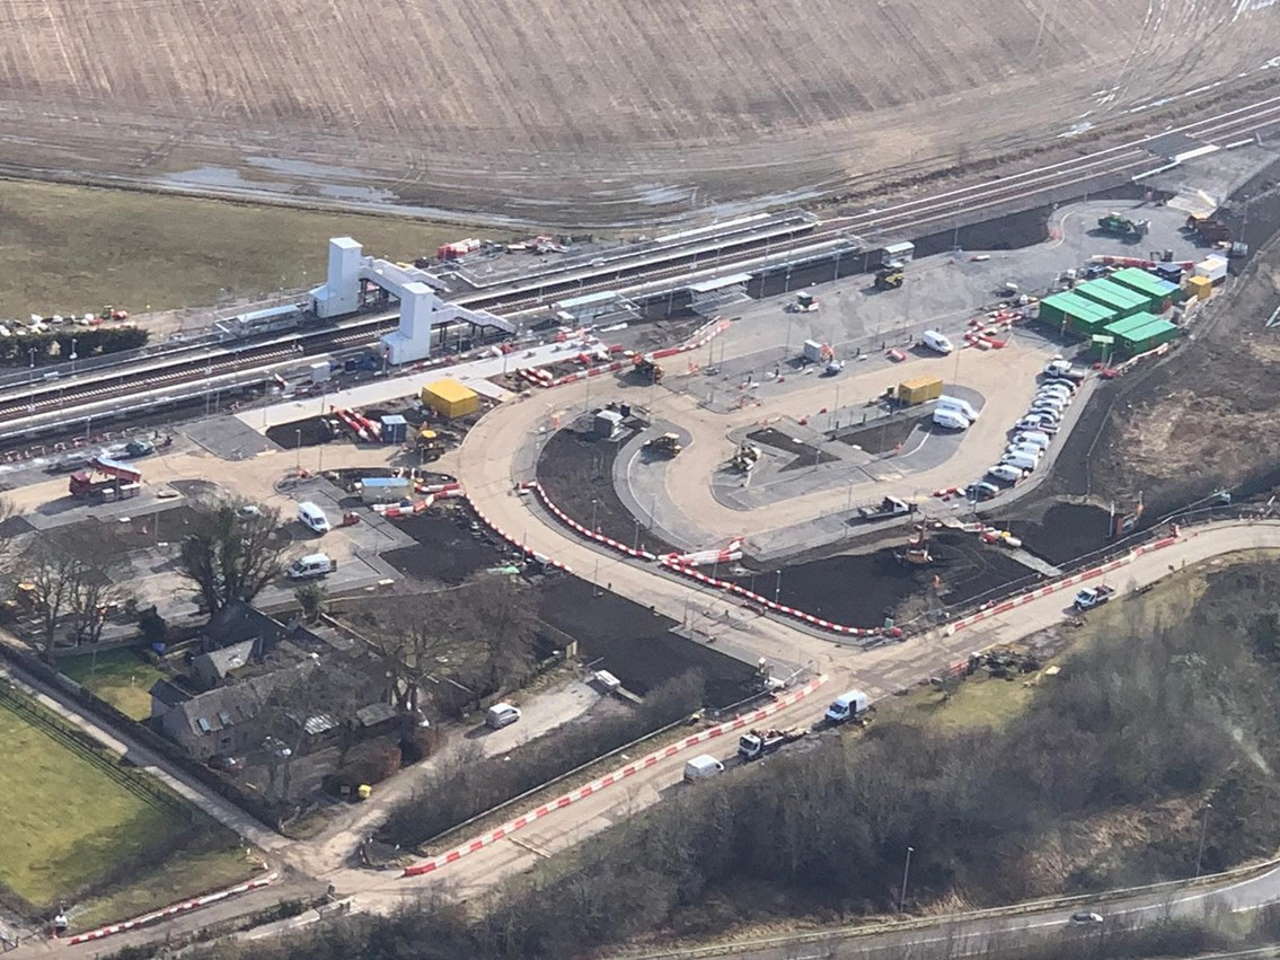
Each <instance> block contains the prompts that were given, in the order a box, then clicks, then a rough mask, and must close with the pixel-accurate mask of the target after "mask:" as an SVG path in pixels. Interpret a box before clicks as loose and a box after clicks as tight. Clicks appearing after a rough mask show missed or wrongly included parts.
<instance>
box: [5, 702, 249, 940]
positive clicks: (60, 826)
mask: <svg viewBox="0 0 1280 960" xmlns="http://www.w3.org/2000/svg"><path fill="white" fill-rule="evenodd" d="M0 743H3V744H4V756H5V762H4V763H3V764H0V823H4V824H5V825H6V829H5V830H3V831H0V886H3V888H4V889H5V890H6V891H8V892H9V893H10V894H11V895H12V896H13V897H14V898H18V899H20V900H21V901H22V902H24V903H25V904H27V905H28V906H29V908H30V909H31V910H32V911H34V912H36V913H40V914H45V913H47V912H48V911H49V910H50V909H51V908H53V907H55V906H56V905H58V904H60V903H66V904H68V905H74V906H73V909H72V917H73V921H74V923H75V925H76V926H77V927H82V926H87V925H92V924H93V923H97V922H101V921H102V920H105V919H119V918H121V917H123V916H125V915H126V914H133V913H140V912H144V911H146V910H149V909H152V908H155V907H159V906H163V905H164V904H167V903H171V902H172V901H174V900H177V899H181V898H182V897H185V896H189V895H192V894H195V893H199V892H202V891H204V890H208V889H210V888H212V887H214V886H220V885H223V884H224V883H227V882H232V879H229V878H238V877H244V876H247V875H248V874H249V873H250V872H251V870H252V865H251V864H250V862H249V861H248V860H247V859H246V858H245V851H244V848H243V847H242V846H241V845H240V843H239V842H238V840H237V838H236V836H235V835H234V834H233V833H231V832H230V831H228V830H226V829H225V828H223V827H221V826H220V825H218V824H216V823H213V822H212V821H211V820H208V819H207V818H206V817H205V816H204V815H203V814H201V813H199V812H198V811H195V810H194V809H192V808H191V807H189V806H187V805H186V804H185V802H184V801H182V800H181V799H180V798H179V797H177V796H176V795H174V794H172V793H170V792H169V791H168V790H167V789H165V788H164V787H163V786H162V785H160V784H159V783H158V782H156V781H154V780H152V779H150V778H148V777H145V776H144V775H142V774H140V773H139V772H138V771H136V770H133V769H129V768H127V767H124V766H122V765H121V764H120V763H119V761H118V759H117V758H116V757H115V756H113V755H111V754H109V753H107V752H106V751H105V750H102V749H100V748H99V747H97V746H96V745H94V744H93V743H91V742H90V741H88V739H87V738H86V737H85V736H84V735H83V734H82V733H81V732H80V731H78V730H75V729H74V728H71V727H69V726H67V725H66V724H64V723H63V722H62V721H61V720H60V719H59V718H57V717H56V716H54V715H53V714H51V713H49V712H48V711H46V710H45V709H44V708H43V707H41V706H39V705H38V704H37V703H35V701H33V700H31V699H29V698H27V697H26V696H25V695H24V694H22V693H21V692H20V691H17V690H14V689H13V688H11V687H9V686H8V685H5V686H4V687H3V689H0ZM81 899H83V901H84V902H83V903H82V904H78V905H77V901H78V900H81ZM82 909H83V911H84V913H85V914H86V915H87V916H89V917H90V918H91V919H90V920H89V921H85V920H84V919H82V917H81V912H82Z"/></svg>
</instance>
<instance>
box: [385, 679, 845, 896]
mask: <svg viewBox="0 0 1280 960" xmlns="http://www.w3.org/2000/svg"><path fill="white" fill-rule="evenodd" d="M826 680H827V678H826V677H825V676H819V677H815V678H814V679H813V680H810V681H809V682H808V683H806V684H804V686H801V687H797V688H796V689H795V690H792V691H789V692H788V693H784V694H781V695H780V696H778V697H777V698H775V700H774V701H773V703H771V704H769V705H768V706H767V707H761V708H760V709H758V710H753V711H752V712H751V713H748V714H745V715H743V716H741V717H737V718H735V719H733V720H727V721H725V722H724V723H721V724H718V725H716V726H714V727H709V728H707V729H706V730H703V731H702V732H701V733H695V734H693V735H692V736H688V737H685V738H684V739H683V740H680V741H679V742H677V743H673V744H671V745H670V746H667V747H663V748H662V749H661V750H655V751H654V752H653V753H650V754H649V755H648V756H645V757H641V758H640V759H639V760H636V761H634V762H633V763H628V764H627V765H626V766H625V767H619V768H618V769H617V770H614V771H612V772H611V773H607V774H605V775H604V776H603V777H601V778H600V779H598V780H592V781H591V782H590V783H588V784H586V785H585V786H581V787H577V788H576V789H574V790H570V791H569V792H568V793H566V794H563V795H562V796H559V797H557V798H556V799H554V800H551V801H548V802H547V803H544V804H542V805H541V806H539V807H537V808H535V809H533V810H530V811H528V812H527V813H523V814H521V815H520V816H518V817H516V818H515V819H514V820H509V821H507V822H506V823H504V824H503V825H502V826H500V827H497V828H496V829H494V830H490V831H489V832H488V833H484V834H481V835H480V836H478V837H476V838H474V839H473V840H470V841H468V842H467V843H464V844H463V845H462V846H459V847H455V848H454V849H452V850H450V851H449V852H447V853H442V854H440V855H439V856H436V857H432V858H431V859H430V860H424V861H423V862H422V863H415V864H413V865H412V866H409V867H406V868H405V871H404V873H403V874H401V877H420V876H422V875H423V874H427V873H433V872H435V871H436V870H439V869H440V868H441V867H445V866H448V865H449V864H451V863H454V862H455V861H457V860H461V859H462V858H463V857H465V856H466V855H467V854H469V853H475V852H476V851H477V850H483V849H484V848H485V847H487V846H490V845H491V844H494V843H497V842H498V841H499V840H501V839H503V838H504V837H507V836H510V835H511V834H513V833H515V832H517V831H519V830H523V829H524V828H525V827H527V826H529V824H531V823H535V822H537V821H538V820H541V819H542V818H543V817H545V816H548V815H549V814H551V813H554V812H555V811H556V810H559V809H561V808H563V807H567V806H569V805H570V804H573V803H576V802H577V801H579V800H585V799H586V798H587V797H590V796H593V795H594V794H597V793H599V792H600V791H601V790H604V789H607V788H608V787H611V786H613V785H614V784H616V783H621V782H622V781H623V780H625V779H627V777H632V776H635V775H636V774H637V773H639V772H641V771H642V770H647V769H648V768H649V767H652V766H653V765H654V764H656V763H659V762H661V761H662V760H666V759H667V758H669V757H673V756H675V755H676V754H677V753H679V752H680V751H681V750H686V749H688V748H689V747H693V746H697V745H698V744H700V743H706V742H707V741H709V740H714V739H716V738H717V737H722V736H724V735H725V734H727V733H733V732H734V731H735V730H741V729H742V728H743V727H748V726H751V725H753V724H756V723H759V722H760V721H761V720H767V719H768V718H769V717H771V716H773V715H774V714H775V713H778V712H779V711H781V710H784V709H786V708H787V707H789V706H791V705H792V704H795V703H799V702H800V701H801V700H803V699H804V698H805V697H807V696H809V694H811V693H813V692H814V691H815V690H817V689H818V688H819V687H820V686H822V685H823V684H824V683H825V682H826Z"/></svg>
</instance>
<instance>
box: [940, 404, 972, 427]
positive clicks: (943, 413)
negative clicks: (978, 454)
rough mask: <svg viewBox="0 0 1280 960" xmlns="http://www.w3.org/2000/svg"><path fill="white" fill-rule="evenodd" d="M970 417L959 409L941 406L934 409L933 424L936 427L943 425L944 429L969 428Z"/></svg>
mask: <svg viewBox="0 0 1280 960" xmlns="http://www.w3.org/2000/svg"><path fill="white" fill-rule="evenodd" d="M969 423H970V421H969V418H968V417H966V416H965V415H964V414H963V413H961V412H960V411H959V410H952V409H951V408H950V407H939V408H938V409H937V410H935V411H933V424H934V426H936V427H942V428H943V429H944V430H968V429H969Z"/></svg>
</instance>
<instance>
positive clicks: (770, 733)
mask: <svg viewBox="0 0 1280 960" xmlns="http://www.w3.org/2000/svg"><path fill="white" fill-rule="evenodd" d="M807 732H808V731H806V730H800V729H796V728H792V729H790V730H752V731H751V732H749V733H744V734H743V735H742V736H741V737H739V738H738V756H739V758H741V760H742V762H743V763H749V762H750V761H752V760H758V759H759V758H760V757H763V756H764V755H765V754H766V753H773V751H775V750H777V749H778V748H779V747H781V746H782V745H783V744H784V743H792V742H793V741H795V740H799V739H800V738H801V737H803V736H804V735H805V734H806V733H807Z"/></svg>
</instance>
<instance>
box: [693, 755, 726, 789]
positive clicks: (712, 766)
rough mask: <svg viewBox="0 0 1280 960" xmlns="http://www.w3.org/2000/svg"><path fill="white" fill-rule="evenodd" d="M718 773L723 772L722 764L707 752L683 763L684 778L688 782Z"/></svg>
mask: <svg viewBox="0 0 1280 960" xmlns="http://www.w3.org/2000/svg"><path fill="white" fill-rule="evenodd" d="M719 773H724V764H723V763H721V762H720V761H719V760H717V759H716V758H715V757H713V756H711V754H709V753H704V754H702V755H701V756H698V757H694V758H693V759H692V760H690V761H689V762H688V763H686V764H685V765H684V779H685V781H686V782H688V783H693V782H694V781H696V780H706V779H707V778H708V777H714V776H715V775H716V774H719Z"/></svg>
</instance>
